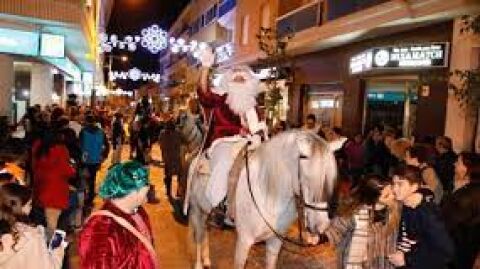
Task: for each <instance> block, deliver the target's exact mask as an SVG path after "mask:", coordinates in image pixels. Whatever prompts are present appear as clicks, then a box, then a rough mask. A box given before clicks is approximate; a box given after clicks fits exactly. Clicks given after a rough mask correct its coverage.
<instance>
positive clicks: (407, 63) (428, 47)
mask: <svg viewBox="0 0 480 269" xmlns="http://www.w3.org/2000/svg"><path fill="white" fill-rule="evenodd" d="M448 51H449V46H448V43H432V44H419V45H409V46H389V47H380V48H373V49H370V50H367V51H364V52H362V53H360V54H357V55H355V56H354V57H352V58H351V59H350V73H351V74H358V73H362V72H365V71H370V70H381V69H402V68H439V67H440V68H441V67H447V66H448Z"/></svg>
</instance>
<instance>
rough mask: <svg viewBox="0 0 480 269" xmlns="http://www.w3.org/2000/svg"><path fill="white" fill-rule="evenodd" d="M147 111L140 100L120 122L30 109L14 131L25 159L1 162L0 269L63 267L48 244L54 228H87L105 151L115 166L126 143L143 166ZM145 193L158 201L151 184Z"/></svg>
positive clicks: (113, 117) (75, 110) (98, 114)
mask: <svg viewBox="0 0 480 269" xmlns="http://www.w3.org/2000/svg"><path fill="white" fill-rule="evenodd" d="M148 105H149V104H148V103H145V102H141V103H139V105H138V106H137V108H136V109H135V110H134V111H132V112H131V115H129V114H126V115H125V116H124V114H123V113H120V112H116V113H108V112H106V111H104V110H95V111H94V110H88V109H85V108H82V107H69V108H68V109H63V108H61V107H59V106H56V105H53V106H47V107H44V108H43V109H42V108H41V107H40V106H33V107H30V108H29V109H28V111H27V113H26V115H25V116H24V118H23V119H22V120H21V121H20V122H19V124H18V127H17V129H21V130H22V131H23V136H22V137H20V138H19V137H15V138H16V139H21V142H20V143H19V144H20V145H22V148H23V149H24V151H25V156H24V157H19V156H17V157H9V155H6V157H2V159H1V160H0V185H1V188H0V235H1V241H0V268H39V269H41V268H49V269H50V268H68V262H63V261H64V260H67V259H68V257H64V255H65V251H64V250H65V247H66V245H65V244H64V245H59V246H56V248H55V249H52V247H51V240H52V239H54V238H55V236H57V233H58V231H59V230H60V231H66V236H69V235H73V234H74V233H75V232H78V231H79V230H80V229H81V228H82V225H84V224H85V221H86V220H87V219H88V217H89V215H90V214H91V212H92V209H93V206H94V199H95V198H96V192H95V190H97V186H96V182H97V179H96V176H97V172H98V171H99V169H100V168H101V165H102V164H104V163H105V161H106V159H107V157H108V156H109V153H110V151H111V152H112V158H111V163H107V164H106V165H108V166H111V167H115V166H117V165H119V164H120V163H121V161H122V158H121V151H122V146H123V144H124V143H127V142H130V147H131V149H132V150H131V158H132V159H133V160H134V161H135V163H136V164H139V167H140V166H141V167H144V165H146V164H147V163H148V157H147V156H148V155H149V150H150V147H151V145H150V141H152V140H154V138H153V137H151V136H150V134H151V132H150V129H149V130H146V128H147V127H146V125H147V124H149V121H148V119H146V118H147V117H150V112H149V111H147V110H148V109H149V108H148V107H147V108H146V106H148ZM128 116H130V117H128ZM124 118H125V120H124ZM128 118H131V120H128ZM145 134H147V135H145ZM128 138H130V139H128ZM139 167H137V168H138V169H140V168H139ZM137 168H136V169H137ZM138 169H137V170H138ZM147 180H148V179H147ZM147 187H148V191H147V192H146V194H148V200H149V202H151V203H156V202H158V200H157V199H156V197H155V192H154V188H153V186H151V185H150V184H147ZM146 196H147V195H146ZM102 197H103V196H102ZM109 198H110V197H109ZM115 198H118V197H115ZM45 243H46V244H45ZM27 257H28V259H27ZM30 257H31V258H32V259H30ZM85 268H87V267H85ZM93 268H95V267H93Z"/></svg>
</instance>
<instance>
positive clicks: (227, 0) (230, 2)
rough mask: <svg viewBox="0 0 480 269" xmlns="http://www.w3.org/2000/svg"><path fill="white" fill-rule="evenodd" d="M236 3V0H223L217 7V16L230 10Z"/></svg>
mask: <svg viewBox="0 0 480 269" xmlns="http://www.w3.org/2000/svg"><path fill="white" fill-rule="evenodd" d="M236 5H237V1H236V0H224V1H223V3H222V4H221V5H220V6H219V7H218V17H219V18H220V17H222V16H223V15H225V14H227V13H228V12H229V11H230V10H232V9H233V8H235V6H236Z"/></svg>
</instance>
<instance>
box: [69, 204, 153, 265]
mask: <svg viewBox="0 0 480 269" xmlns="http://www.w3.org/2000/svg"><path fill="white" fill-rule="evenodd" d="M102 209H105V210H108V211H110V212H111V213H113V214H115V215H117V216H119V217H122V218H124V219H125V220H127V221H128V222H129V223H130V224H132V225H133V226H134V227H135V228H137V230H140V229H139V227H137V226H138V225H136V223H135V221H134V220H133V218H132V217H131V216H130V215H128V214H126V213H125V212H123V211H121V210H120V209H119V208H117V207H116V206H115V205H114V204H112V203H110V202H106V203H105V204H104V205H103V208H102ZM138 214H139V215H140V217H141V219H142V220H143V222H144V223H145V224H146V226H147V228H148V231H149V233H150V235H151V234H152V229H151V227H150V220H149V219H148V216H147V213H146V212H145V210H144V209H143V208H142V207H140V208H139V210H138ZM152 241H153V240H152ZM78 254H79V256H80V268H82V269H154V268H155V264H154V261H153V259H152V256H151V255H150V253H149V252H148V250H147V248H146V247H145V246H144V245H143V244H142V243H141V242H140V240H139V239H138V238H137V237H135V236H134V235H133V234H132V233H131V232H130V231H128V230H127V229H125V228H123V227H122V226H120V224H118V223H117V222H115V220H113V219H111V218H110V217H107V216H93V217H92V218H91V219H90V220H88V221H87V223H86V224H85V226H84V228H83V229H82V231H81V232H80V235H79V238H78Z"/></svg>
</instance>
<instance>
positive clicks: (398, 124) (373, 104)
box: [364, 79, 418, 137]
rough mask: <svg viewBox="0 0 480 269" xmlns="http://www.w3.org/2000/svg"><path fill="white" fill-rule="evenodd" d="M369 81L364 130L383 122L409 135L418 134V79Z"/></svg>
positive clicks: (382, 124) (386, 125)
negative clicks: (416, 81) (416, 132)
mask: <svg viewBox="0 0 480 269" xmlns="http://www.w3.org/2000/svg"><path fill="white" fill-rule="evenodd" d="M366 85H367V89H366V96H365V117H364V131H366V132H368V131H369V130H371V129H372V128H374V127H375V126H383V127H387V128H393V129H395V130H396V131H398V132H401V133H402V134H403V136H406V137H409V136H411V135H412V134H414V132H415V130H414V129H415V123H416V109H417V103H418V95H417V90H416V88H415V85H416V83H415V81H409V80H391V79H372V80H369V81H367V84H366Z"/></svg>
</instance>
